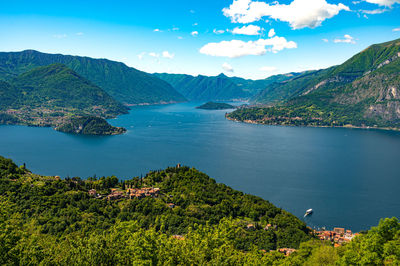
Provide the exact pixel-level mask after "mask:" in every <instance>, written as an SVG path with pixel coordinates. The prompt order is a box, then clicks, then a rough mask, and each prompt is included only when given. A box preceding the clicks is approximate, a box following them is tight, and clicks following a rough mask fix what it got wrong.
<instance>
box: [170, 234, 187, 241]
mask: <svg viewBox="0 0 400 266" xmlns="http://www.w3.org/2000/svg"><path fill="white" fill-rule="evenodd" d="M172 238H174V239H178V240H185V237H184V236H182V235H173V236H172Z"/></svg>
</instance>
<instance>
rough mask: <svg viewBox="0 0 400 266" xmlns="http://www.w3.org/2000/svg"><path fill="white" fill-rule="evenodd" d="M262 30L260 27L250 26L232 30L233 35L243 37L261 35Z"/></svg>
mask: <svg viewBox="0 0 400 266" xmlns="http://www.w3.org/2000/svg"><path fill="white" fill-rule="evenodd" d="M261 30H262V29H261V28H260V27H259V26H255V25H248V26H243V27H241V28H239V27H236V28H234V29H233V30H232V33H233V34H243V35H259V34H260V31H261Z"/></svg>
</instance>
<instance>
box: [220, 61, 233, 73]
mask: <svg viewBox="0 0 400 266" xmlns="http://www.w3.org/2000/svg"><path fill="white" fill-rule="evenodd" d="M222 68H223V69H224V70H225V71H227V72H233V67H232V66H231V65H230V64H228V63H223V64H222Z"/></svg>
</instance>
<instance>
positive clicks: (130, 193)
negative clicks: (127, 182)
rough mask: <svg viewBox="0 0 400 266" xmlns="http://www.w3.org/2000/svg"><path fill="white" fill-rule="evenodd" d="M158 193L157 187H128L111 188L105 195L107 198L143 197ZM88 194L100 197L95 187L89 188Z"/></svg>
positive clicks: (155, 195)
mask: <svg viewBox="0 0 400 266" xmlns="http://www.w3.org/2000/svg"><path fill="white" fill-rule="evenodd" d="M159 194H160V189H159V188H153V187H151V188H150V187H145V188H128V189H127V190H126V191H123V190H119V189H116V188H112V189H111V193H110V194H108V195H106V196H105V197H106V198H107V200H116V199H122V198H129V199H133V198H138V199H141V198H145V197H157V196H158V195H159ZM89 195H90V196H92V197H95V198H102V197H103V196H102V195H99V194H98V193H97V191H96V190H95V189H91V190H89Z"/></svg>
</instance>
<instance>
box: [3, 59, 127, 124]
mask: <svg viewBox="0 0 400 266" xmlns="http://www.w3.org/2000/svg"><path fill="white" fill-rule="evenodd" d="M11 83H12V85H10V84H8V83H5V82H0V95H3V96H5V100H2V101H1V103H0V111H1V112H2V113H4V114H8V115H12V116H14V117H15V118H17V119H18V120H19V122H20V123H22V124H28V125H40V126H56V125H59V124H62V123H64V122H65V121H66V120H68V118H69V117H71V116H76V115H78V116H79V115H95V116H100V117H104V118H110V117H115V116H117V115H119V114H124V113H127V108H126V107H125V106H123V105H122V104H121V103H119V102H117V101H116V100H114V99H113V98H112V97H111V96H110V95H108V94H107V93H106V92H105V91H103V90H102V89H101V88H99V87H97V86H95V85H93V84H92V83H91V82H89V81H88V80H86V79H85V78H82V77H81V76H79V75H78V74H77V73H76V72H74V71H72V70H71V69H69V68H67V67H66V66H64V65H62V64H52V65H49V66H43V67H37V68H34V69H32V70H30V71H28V72H26V73H23V74H21V75H19V76H17V77H16V78H13V79H12V80H11ZM2 99H3V98H2Z"/></svg>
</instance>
